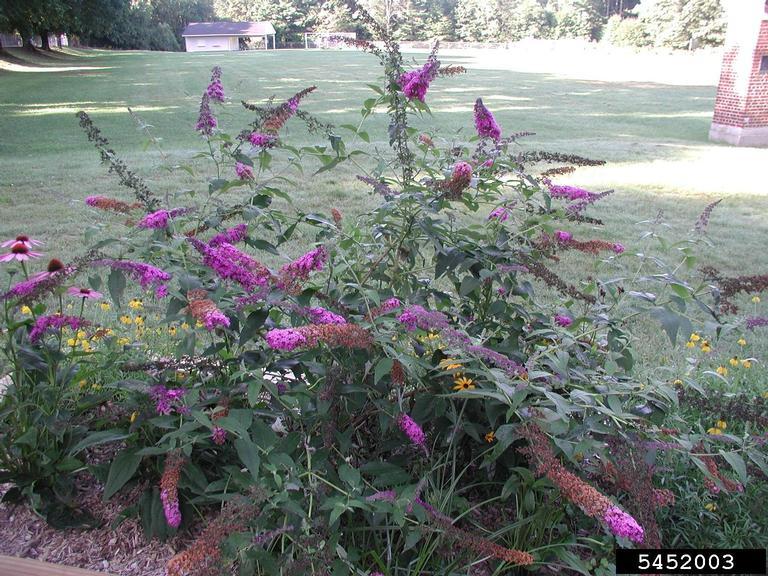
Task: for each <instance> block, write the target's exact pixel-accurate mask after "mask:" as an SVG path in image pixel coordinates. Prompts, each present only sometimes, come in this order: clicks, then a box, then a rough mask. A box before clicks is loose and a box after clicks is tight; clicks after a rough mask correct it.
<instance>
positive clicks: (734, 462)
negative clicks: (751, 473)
mask: <svg viewBox="0 0 768 576" xmlns="http://www.w3.org/2000/svg"><path fill="white" fill-rule="evenodd" d="M720 455H721V456H722V457H723V458H725V459H726V461H727V462H728V464H730V465H731V468H733V470H734V472H736V474H737V475H738V476H739V480H741V483H742V484H746V483H747V465H746V464H745V463H744V458H742V457H741V455H740V454H738V453H737V452H725V451H724V450H720Z"/></svg>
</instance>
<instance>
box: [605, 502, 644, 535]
mask: <svg viewBox="0 0 768 576" xmlns="http://www.w3.org/2000/svg"><path fill="white" fill-rule="evenodd" d="M603 519H604V520H605V523H606V524H608V528H610V530H611V532H613V533H614V534H616V535H617V536H621V537H622V538H629V539H630V540H632V541H633V542H637V543H638V544H639V543H642V541H643V539H644V538H645V532H644V531H643V527H642V526H640V524H638V523H637V520H635V519H634V518H633V517H632V516H630V515H629V514H627V513H626V512H624V511H623V510H621V509H620V508H618V507H617V506H611V507H610V508H608V510H606V512H605V516H604V518H603Z"/></svg>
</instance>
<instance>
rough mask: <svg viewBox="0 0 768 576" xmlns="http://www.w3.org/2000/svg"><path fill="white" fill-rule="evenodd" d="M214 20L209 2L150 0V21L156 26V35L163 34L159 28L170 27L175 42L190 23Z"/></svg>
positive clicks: (163, 31)
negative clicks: (162, 26)
mask: <svg viewBox="0 0 768 576" xmlns="http://www.w3.org/2000/svg"><path fill="white" fill-rule="evenodd" d="M213 19H214V12H213V4H212V2H211V0H152V20H153V21H154V22H155V23H156V24H157V26H158V28H157V29H158V33H159V34H161V35H164V34H165V30H164V29H163V30H161V29H160V28H159V26H161V25H163V24H165V25H167V26H168V27H170V30H171V31H172V32H173V35H174V36H175V38H176V41H177V42H181V34H182V33H183V32H184V28H186V27H187V24H189V23H190V22H210V21H211V20H213Z"/></svg>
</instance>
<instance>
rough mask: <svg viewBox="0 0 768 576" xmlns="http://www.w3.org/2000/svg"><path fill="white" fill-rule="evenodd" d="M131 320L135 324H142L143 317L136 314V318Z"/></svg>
mask: <svg viewBox="0 0 768 576" xmlns="http://www.w3.org/2000/svg"><path fill="white" fill-rule="evenodd" d="M133 322H134V324H136V326H144V317H143V316H136V318H134V319H133Z"/></svg>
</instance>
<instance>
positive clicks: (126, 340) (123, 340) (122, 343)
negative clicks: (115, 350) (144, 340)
mask: <svg viewBox="0 0 768 576" xmlns="http://www.w3.org/2000/svg"><path fill="white" fill-rule="evenodd" d="M130 343H131V339H130V338H125V337H123V338H118V339H117V344H118V345H119V346H127V345H128V344H130Z"/></svg>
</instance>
